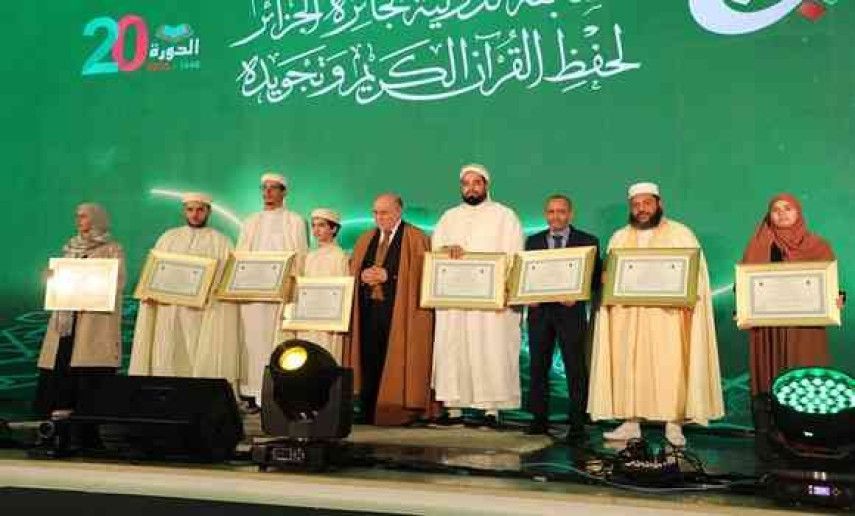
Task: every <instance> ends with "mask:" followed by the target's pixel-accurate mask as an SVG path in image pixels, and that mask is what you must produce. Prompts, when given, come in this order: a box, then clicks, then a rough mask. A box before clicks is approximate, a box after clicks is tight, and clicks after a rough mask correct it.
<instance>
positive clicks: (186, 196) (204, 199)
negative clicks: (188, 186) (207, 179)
mask: <svg viewBox="0 0 855 516" xmlns="http://www.w3.org/2000/svg"><path fill="white" fill-rule="evenodd" d="M181 202H182V203H184V204H187V203H188V202H201V203H203V204H207V205H208V206H210V205H211V196H210V195H208V194H206V193H202V192H184V193H183V194H181Z"/></svg>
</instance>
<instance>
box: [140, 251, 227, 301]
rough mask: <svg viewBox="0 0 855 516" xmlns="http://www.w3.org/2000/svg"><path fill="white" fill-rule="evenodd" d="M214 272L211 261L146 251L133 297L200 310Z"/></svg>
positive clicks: (212, 261) (214, 267)
mask: <svg viewBox="0 0 855 516" xmlns="http://www.w3.org/2000/svg"><path fill="white" fill-rule="evenodd" d="M216 271H217V260H215V259H214V258H208V257H204V256H193V255H189V254H175V253H167V252H164V251H150V252H149V253H148V258H147V259H146V262H145V266H144V267H143V272H142V274H141V275H140V281H139V283H137V288H136V290H135V291H134V297H135V298H137V299H153V300H154V301H157V302H159V303H164V304H169V305H182V306H189V307H192V308H201V307H203V306H205V303H206V302H207V301H208V293H209V292H210V290H211V284H212V283H213V281H214V274H215V273H216Z"/></svg>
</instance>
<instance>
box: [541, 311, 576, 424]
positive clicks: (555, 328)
mask: <svg viewBox="0 0 855 516" xmlns="http://www.w3.org/2000/svg"><path fill="white" fill-rule="evenodd" d="M586 334H587V321H586V319H585V307H584V305H581V304H579V305H574V306H572V307H566V306H563V305H559V304H557V303H543V304H541V305H539V306H538V307H536V308H529V311H528V345H529V372H530V383H529V399H528V410H529V411H530V412H531V413H532V414H533V415H534V418H535V420H539V421H543V422H545V421H547V418H548V414H549V371H550V369H551V368H552V356H553V354H554V352H555V344H556V342H557V344H558V349H559V350H560V351H561V359H562V360H563V361H564V373H565V376H566V378H567V394H568V397H569V401H570V410H569V414H568V416H569V417H570V425H571V426H581V425H583V424H584V423H585V405H586V404H587V402H588V367H587V364H586V358H585V337H586Z"/></svg>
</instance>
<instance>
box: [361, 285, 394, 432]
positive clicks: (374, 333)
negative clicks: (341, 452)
mask: <svg viewBox="0 0 855 516" xmlns="http://www.w3.org/2000/svg"><path fill="white" fill-rule="evenodd" d="M360 317H361V320H360V323H361V328H360V342H361V349H360V364H359V365H360V367H361V371H362V388H361V390H360V401H361V404H362V414H363V416H364V418H365V422H366V423H373V422H374V411H375V409H376V407H377V394H378V393H379V391H380V381H381V380H382V378H383V368H384V366H385V365H386V351H387V349H388V347H389V328H390V326H391V324H392V303H391V302H390V301H380V302H378V301H372V300H371V299H363V300H362V306H360Z"/></svg>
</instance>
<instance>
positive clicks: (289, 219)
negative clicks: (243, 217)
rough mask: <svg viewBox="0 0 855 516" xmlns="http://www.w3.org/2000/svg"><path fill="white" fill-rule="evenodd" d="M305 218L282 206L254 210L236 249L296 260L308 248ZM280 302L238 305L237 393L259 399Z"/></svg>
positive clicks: (280, 306)
mask: <svg viewBox="0 0 855 516" xmlns="http://www.w3.org/2000/svg"><path fill="white" fill-rule="evenodd" d="M308 248H309V244H308V239H307V236H306V221H305V220H303V218H302V217H300V216H299V215H297V214H296V213H294V212H292V211H288V210H286V209H284V208H279V209H276V210H264V211H262V212H260V213H256V214H254V215H252V216H250V217H249V219H247V221H246V222H245V223H244V227H243V231H241V235H240V238H239V239H238V245H237V249H238V250H239V251H295V252H297V253H298V255H300V256H298V259H297V263H299V262H300V260H301V257H302V255H304V254H305V252H306V251H307V250H308ZM281 316H282V304H281V303H244V304H242V305H241V306H240V319H241V346H240V351H241V371H240V392H241V394H243V395H244V396H253V397H255V398H256V400H257V401H258V402H260V401H261V381H262V377H263V374H264V366H265V365H267V362H268V361H269V360H270V354H271V353H272V352H273V348H275V347H276V344H278V342H277V336H278V334H279V328H280V327H281Z"/></svg>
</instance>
